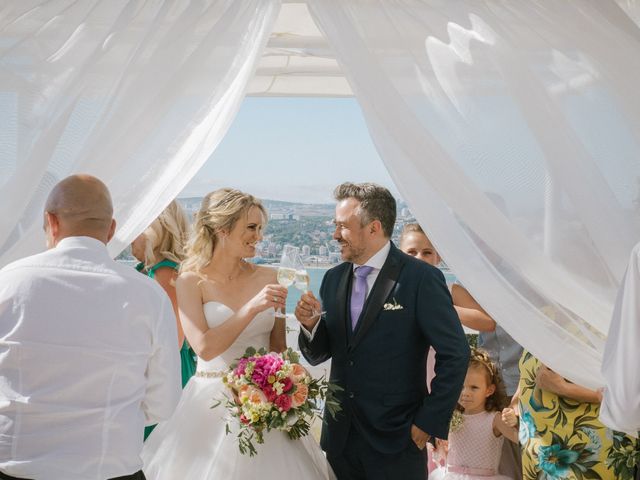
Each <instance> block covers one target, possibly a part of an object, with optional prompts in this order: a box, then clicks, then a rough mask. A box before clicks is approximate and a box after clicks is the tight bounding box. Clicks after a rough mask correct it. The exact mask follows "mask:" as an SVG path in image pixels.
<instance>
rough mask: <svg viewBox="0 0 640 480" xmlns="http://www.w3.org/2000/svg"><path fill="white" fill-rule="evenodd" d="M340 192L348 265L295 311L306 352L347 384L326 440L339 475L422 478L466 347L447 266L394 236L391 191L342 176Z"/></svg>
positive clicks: (456, 388)
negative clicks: (403, 246) (432, 357)
mask: <svg viewBox="0 0 640 480" xmlns="http://www.w3.org/2000/svg"><path fill="white" fill-rule="evenodd" d="M334 196H335V198H336V200H337V202H338V203H337V205H336V217H335V232H334V234H333V238H334V239H335V240H337V241H338V242H339V244H340V247H341V250H340V252H341V256H342V259H343V260H344V263H342V264H340V265H338V266H337V267H334V268H332V269H330V270H329V271H327V273H326V274H325V276H324V278H323V280H322V285H321V287H320V298H321V301H322V302H320V301H319V300H318V299H316V298H315V297H314V296H313V294H312V293H311V292H307V293H305V294H304V295H303V296H302V297H301V299H300V301H299V302H298V304H297V306H296V310H295V314H296V318H297V319H298V321H299V322H300V323H301V324H302V328H301V331H300V336H299V345H300V350H301V351H302V353H303V355H304V357H305V358H306V359H307V361H308V362H309V363H310V364H312V365H317V364H319V363H322V362H324V361H326V360H328V359H331V375H330V381H331V382H332V383H335V384H337V385H338V386H340V387H341V388H342V389H343V390H342V391H339V392H338V393H337V395H336V396H337V400H338V401H339V403H340V404H341V407H342V411H340V412H339V413H338V414H337V416H336V417H335V418H333V417H331V416H330V415H327V414H326V413H325V422H324V425H323V429H322V437H321V442H320V443H321V446H322V448H323V450H325V451H326V452H327V458H328V460H329V462H330V463H331V466H332V468H333V470H334V472H335V473H336V475H337V477H338V479H339V480H352V479H367V480H378V479H380V480H382V479H385V480H386V479H397V478H403V479H404V480H413V479H416V480H417V479H420V480H422V479H424V478H425V464H424V462H425V456H424V453H423V451H422V450H423V449H424V447H425V445H426V442H427V441H428V440H429V438H430V437H431V436H434V437H437V438H443V439H444V438H447V434H448V431H449V422H450V419H451V415H452V413H453V409H454V408H455V405H456V402H457V401H458V396H459V394H460V391H461V389H462V383H463V381H464V377H465V375H466V371H467V365H468V361H469V347H468V344H467V341H466V338H465V336H464V332H463V330H462V327H461V325H460V321H459V319H458V316H457V314H456V312H455V310H454V308H453V304H452V301H451V295H450V294H449V291H448V289H447V286H446V283H445V280H444V275H443V274H442V272H440V270H438V269H437V268H434V267H432V266H431V265H429V264H427V263H425V262H421V261H419V260H416V259H415V258H413V257H411V256H409V255H406V254H404V253H402V252H401V251H400V250H398V249H397V248H396V247H395V246H394V245H393V243H392V242H391V240H390V239H391V234H392V232H393V227H394V224H395V219H396V202H395V199H394V198H393V196H392V195H391V193H390V192H389V191H388V190H387V189H386V188H384V187H381V186H379V185H375V184H372V183H362V184H353V183H344V184H342V185H339V186H338V187H337V188H336V189H335V191H334ZM322 309H324V310H325V311H326V314H324V315H322V316H320V315H318V314H317V312H320V311H322ZM431 346H433V347H434V349H435V350H436V352H437V354H436V367H435V370H436V377H435V378H434V380H433V382H432V384H431V393H428V392H427V386H426V357H427V352H428V350H429V347H431Z"/></svg>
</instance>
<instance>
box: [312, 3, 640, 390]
mask: <svg viewBox="0 0 640 480" xmlns="http://www.w3.org/2000/svg"><path fill="white" fill-rule="evenodd" d="M627 3H628V2H627ZM308 4H309V5H310V10H311V12H312V15H313V16H314V18H315V20H316V22H317V23H318V25H319V26H320V28H321V30H323V32H324V33H325V35H326V36H327V38H328V39H329V42H330V44H331V45H332V47H333V48H334V49H335V51H336V55H337V57H338V60H339V62H340V64H341V66H342V68H343V69H344V71H345V74H346V76H347V78H348V80H349V82H350V83H351V86H352V88H353V90H354V93H355V95H356V97H357V99H358V101H359V102H360V105H361V106H362V109H363V112H364V115H365V118H366V121H367V124H368V127H369V129H370V132H371V135H372V138H373V140H374V142H375V144H376V146H377V148H378V150H379V152H380V155H381V157H382V159H383V161H384V162H385V164H386V166H387V168H388V170H389V172H390V173H391V176H392V177H393V179H394V181H395V183H396V186H397V187H398V189H399V190H400V192H401V194H402V195H403V196H404V198H405V199H406V200H407V201H408V202H409V205H410V207H411V210H412V211H413V213H414V214H415V215H416V217H417V219H418V220H419V221H420V223H421V224H422V226H423V227H424V229H425V230H426V232H427V233H428V234H429V236H430V237H431V238H432V240H433V242H434V244H435V246H436V248H437V249H438V250H439V252H440V253H441V254H442V256H443V257H444V259H445V261H446V262H447V263H448V264H449V265H450V266H451V268H452V269H453V270H454V271H455V272H456V274H457V275H458V276H459V278H460V279H461V281H462V282H463V283H464V284H465V286H466V287H467V288H468V289H469V291H470V292H471V293H472V295H474V297H476V299H477V300H478V301H479V302H480V303H481V304H482V305H483V306H484V307H485V308H486V309H487V310H488V311H489V313H490V314H491V315H493V317H494V318H495V319H496V320H497V321H498V322H499V323H500V324H501V325H502V326H503V327H504V328H505V329H506V330H507V331H508V332H509V333H510V334H511V335H512V336H513V337H514V339H516V340H517V341H518V342H519V343H521V344H522V345H523V346H524V347H525V348H527V349H528V350H530V351H531V352H532V353H533V354H534V355H536V356H537V357H539V358H540V359H541V360H542V361H544V362H545V363H546V364H548V365H549V366H550V367H551V368H553V369H555V370H556V371H558V372H559V373H561V374H562V375H564V376H565V377H567V378H569V379H571V380H573V381H575V382H577V383H580V384H582V385H585V386H590V387H595V386H599V385H602V383H603V382H602V378H601V375H600V365H601V361H602V352H603V347H604V338H605V335H606V332H607V328H608V325H609V322H610V317H611V312H612V309H613V303H614V299H615V294H616V290H617V287H618V286H619V283H620V280H621V277H622V275H623V273H624V268H625V266H626V260H627V257H628V255H629V252H630V251H631V249H632V247H633V245H634V244H635V242H636V241H637V240H638V238H640V230H639V229H638V226H639V209H640V204H639V202H640V193H639V191H640V161H639V155H638V154H639V152H640V95H638V85H640V57H638V55H637V52H638V51H640V29H638V26H637V25H636V24H635V23H634V22H633V21H632V20H631V19H630V17H629V16H628V15H627V14H626V13H625V11H623V10H622V9H621V8H620V7H619V6H618V4H617V3H615V2H614V1H604V0H589V1H587V0H573V1H572V0H567V1H562V2H558V1H555V0H539V1H531V0H508V1H507V0H505V1H494V0H486V1H483V0H460V1H456V2H448V1H442V0H425V1H421V2H417V1H408V0H407V1H396V2H388V1H386V0H376V1H374V0H368V1H364V0H341V1H340V2H336V1H327V0H308Z"/></svg>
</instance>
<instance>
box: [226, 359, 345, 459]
mask: <svg viewBox="0 0 640 480" xmlns="http://www.w3.org/2000/svg"><path fill="white" fill-rule="evenodd" d="M298 362H299V356H298V354H297V353H296V352H294V351H293V350H291V349H290V348H289V349H287V350H286V351H284V352H283V353H275V352H270V353H268V352H267V351H266V350H264V349H261V350H259V351H256V350H255V349H254V348H249V349H247V351H246V352H245V354H244V355H243V356H242V357H241V358H240V359H239V360H238V363H237V364H234V365H232V366H231V368H230V371H229V372H228V373H227V375H226V376H225V377H223V379H222V380H223V382H224V383H225V385H226V386H227V387H228V388H229V389H230V390H231V391H232V393H233V398H232V399H228V400H227V402H226V407H227V409H228V410H229V412H230V413H231V415H232V417H235V418H237V419H238V420H239V424H240V431H239V433H238V446H239V448H240V452H241V453H243V454H245V453H249V455H250V456H253V455H255V454H256V453H257V452H256V449H255V446H254V445H253V440H254V439H255V441H256V442H258V443H264V437H263V435H264V432H265V431H267V432H268V431H270V430H281V431H283V432H286V433H287V435H288V436H289V438H291V439H298V438H300V437H303V436H305V435H307V434H308V433H309V429H310V428H311V422H312V421H313V419H314V418H315V417H320V416H321V414H322V402H323V401H324V404H325V407H326V408H327V410H328V412H329V414H330V415H332V416H334V417H335V415H336V413H337V412H339V411H340V406H339V405H338V403H337V402H336V401H335V400H334V398H333V393H334V392H335V391H337V390H339V389H340V387H338V386H336V385H332V384H330V383H329V382H327V381H326V380H325V379H324V377H322V378H320V379H314V378H312V377H311V375H309V372H307V370H306V369H305V368H304V367H303V366H302V365H300V364H299V363H298ZM220 403H222V402H218V403H217V404H216V405H214V406H218V405H220ZM230 432H231V429H230V428H229V426H227V433H230Z"/></svg>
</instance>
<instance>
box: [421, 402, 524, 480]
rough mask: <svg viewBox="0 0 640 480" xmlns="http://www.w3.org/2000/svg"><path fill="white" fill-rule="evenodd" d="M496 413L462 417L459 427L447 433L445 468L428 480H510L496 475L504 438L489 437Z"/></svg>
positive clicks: (437, 471)
mask: <svg viewBox="0 0 640 480" xmlns="http://www.w3.org/2000/svg"><path fill="white" fill-rule="evenodd" d="M495 416H496V412H481V413H476V414H474V415H463V418H464V421H463V422H462V425H461V426H460V428H459V429H458V430H456V431H454V432H449V453H448V455H447V466H446V467H444V468H438V469H436V470H434V471H433V472H431V473H430V474H429V480H443V479H444V480H512V479H511V478H509V477H507V476H504V475H500V474H499V473H498V465H499V464H500V455H501V453H502V442H504V437H502V436H500V437H496V436H495V435H494V434H493V418H494V417H495Z"/></svg>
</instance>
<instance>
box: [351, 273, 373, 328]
mask: <svg viewBox="0 0 640 480" xmlns="http://www.w3.org/2000/svg"><path fill="white" fill-rule="evenodd" d="M371 270H373V267H369V266H368V265H362V266H360V267H356V269H355V270H354V271H353V274H354V275H355V276H356V278H355V282H354V284H353V290H352V291H351V328H352V330H355V329H356V325H357V324H358V319H359V318H360V313H362V307H364V300H365V298H367V277H368V276H369V274H370V273H371Z"/></svg>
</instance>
